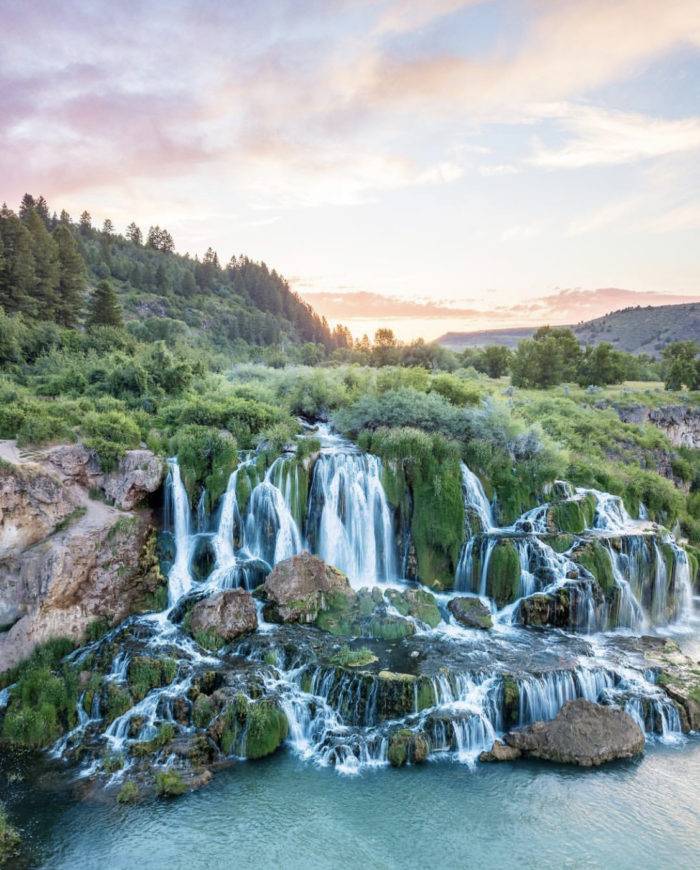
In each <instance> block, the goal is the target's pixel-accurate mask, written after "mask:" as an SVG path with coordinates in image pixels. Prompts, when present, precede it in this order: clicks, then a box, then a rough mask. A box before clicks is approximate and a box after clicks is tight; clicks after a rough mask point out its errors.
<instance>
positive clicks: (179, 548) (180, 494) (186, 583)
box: [166, 458, 192, 607]
mask: <svg viewBox="0 0 700 870" xmlns="http://www.w3.org/2000/svg"><path fill="white" fill-rule="evenodd" d="M168 464H169V466H170V472H169V474H168V479H167V481H166V501H168V499H169V501H170V504H171V506H172V507H171V515H172V523H173V528H172V533H173V538H174V542H175V559H174V561H173V565H172V567H171V569H170V572H169V574H168V603H169V604H170V606H171V607H172V606H173V605H174V604H175V603H176V602H177V601H178V600H179V599H180V598H182V596H183V595H186V594H187V593H188V592H189V591H190V589H191V588H192V574H191V572H190V558H191V555H192V549H191V548H192V540H191V537H190V526H191V517H190V502H189V497H188V495H187V490H186V489H185V485H184V483H183V482H182V477H181V475H180V466H179V464H178V461H177V459H176V458H173V459H170V460H169V461H168Z"/></svg>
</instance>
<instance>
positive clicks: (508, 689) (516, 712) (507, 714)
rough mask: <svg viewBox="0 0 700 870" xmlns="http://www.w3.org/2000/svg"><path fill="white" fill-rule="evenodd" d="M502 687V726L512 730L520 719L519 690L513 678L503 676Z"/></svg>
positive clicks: (508, 675) (507, 675) (506, 675)
mask: <svg viewBox="0 0 700 870" xmlns="http://www.w3.org/2000/svg"><path fill="white" fill-rule="evenodd" d="M502 686H503V724H504V725H505V727H506V728H512V727H513V726H514V725H517V724H518V721H519V719H520V689H519V687H518V683H517V681H516V680H515V678H514V677H512V676H511V675H510V674H505V675H504V677H503V680H502Z"/></svg>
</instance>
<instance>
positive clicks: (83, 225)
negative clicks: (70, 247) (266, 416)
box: [80, 211, 92, 236]
mask: <svg viewBox="0 0 700 870" xmlns="http://www.w3.org/2000/svg"><path fill="white" fill-rule="evenodd" d="M91 229H92V216H91V214H90V212H89V211H84V212H83V213H82V214H81V215H80V233H81V235H83V236H87V235H88V234H89V232H90V230H91Z"/></svg>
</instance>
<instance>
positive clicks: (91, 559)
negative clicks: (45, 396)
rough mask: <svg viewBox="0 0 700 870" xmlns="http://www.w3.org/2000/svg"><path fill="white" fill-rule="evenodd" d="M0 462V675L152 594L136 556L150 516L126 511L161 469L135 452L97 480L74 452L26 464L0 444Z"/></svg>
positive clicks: (97, 473)
mask: <svg viewBox="0 0 700 870" xmlns="http://www.w3.org/2000/svg"><path fill="white" fill-rule="evenodd" d="M0 458H1V459H0V631H2V633H0V671H3V670H5V669H7V668H8V667H12V666H13V665H15V664H16V663H17V662H19V661H21V660H22V659H24V658H25V657H26V656H28V655H29V654H30V653H31V651H32V649H33V648H34V647H35V646H36V645H37V644H39V643H42V642H44V641H46V640H48V639H50V638H52V637H58V636H61V637H69V638H72V639H74V640H76V641H77V640H80V639H81V638H82V637H83V635H84V633H85V630H86V628H87V626H88V625H89V624H90V623H91V622H93V621H94V620H96V619H104V620H107V621H108V622H110V623H112V622H116V621H118V620H120V619H123V618H124V617H125V616H127V615H128V614H129V613H130V612H132V611H133V610H134V609H138V606H139V604H140V603H141V602H143V601H144V599H145V598H146V597H147V596H148V595H149V594H152V593H153V592H155V591H156V589H155V588H154V577H153V572H150V573H149V568H150V567H151V566H150V565H148V564H146V560H145V557H144V552H145V550H146V549H147V548H146V543H147V540H148V537H149V534H150V532H151V528H152V527H151V515H150V511H149V510H148V509H145V508H140V509H137V510H133V508H134V507H135V505H137V504H138V503H139V502H141V501H142V500H143V499H144V498H145V496H146V495H147V494H148V493H151V492H154V491H155V490H156V489H157V488H158V487H159V486H160V483H161V480H162V474H163V471H162V465H161V463H160V461H159V460H158V459H157V457H155V456H154V455H153V454H152V453H150V452H149V451H146V450H135V451H131V452H130V453H129V454H127V455H126V456H125V457H124V459H123V460H122V462H121V463H120V466H119V468H118V469H117V470H116V471H115V472H113V473H110V474H103V473H102V472H101V470H100V467H99V464H98V462H97V461H96V459H95V457H94V456H93V455H92V454H91V453H90V452H89V451H87V450H86V449H85V448H84V447H83V446H82V445H79V444H78V445H63V446H60V447H56V448H51V449H49V450H47V451H44V452H42V453H37V454H34V455H32V456H31V457H30V456H21V455H20V454H19V452H18V451H17V449H16V447H15V446H14V444H13V443H12V442H0ZM96 491H99V494H100V496H101V497H104V498H105V500H109V501H113V502H114V504H107V503H106V502H105V501H101V500H99V499H96V498H94V497H93V496H95V495H96V494H97V493H96ZM127 509H128V510H127ZM156 585H157V584H156ZM3 629H4V630H3Z"/></svg>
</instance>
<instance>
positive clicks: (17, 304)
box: [0, 205, 36, 315]
mask: <svg viewBox="0 0 700 870" xmlns="http://www.w3.org/2000/svg"><path fill="white" fill-rule="evenodd" d="M0 238H2V247H3V264H2V267H1V268H0V305H2V307H3V308H4V309H5V311H7V312H17V311H21V312H23V313H25V314H30V315H31V314H34V313H35V310H36V305H35V302H34V299H33V297H32V291H33V289H34V284H35V275H34V260H33V257H32V237H31V235H30V233H29V230H28V229H27V228H26V227H25V226H24V224H23V223H22V222H21V221H20V219H19V218H18V217H17V215H16V214H15V213H14V212H13V211H11V210H10V209H8V207H7V205H3V207H2V209H1V210H0Z"/></svg>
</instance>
